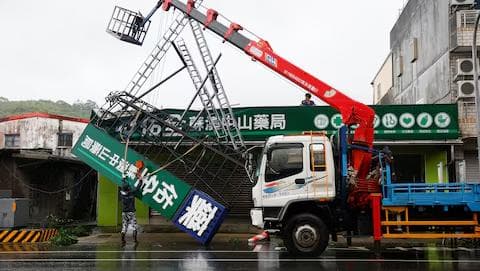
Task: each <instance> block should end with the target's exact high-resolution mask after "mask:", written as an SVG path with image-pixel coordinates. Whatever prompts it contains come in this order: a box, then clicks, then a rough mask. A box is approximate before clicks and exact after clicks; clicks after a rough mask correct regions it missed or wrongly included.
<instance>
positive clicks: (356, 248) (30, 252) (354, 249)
mask: <svg viewBox="0 0 480 271" xmlns="http://www.w3.org/2000/svg"><path fill="white" fill-rule="evenodd" d="M0 248H1V247H0ZM329 250H335V251H339V250H344V251H370V250H369V249H368V248H364V247H351V248H327V249H326V251H329ZM18 252H21V253H23V254H68V253H72V254H77V253H117V252H123V253H125V252H126V253H259V252H263V253H265V252H270V253H282V252H286V250H283V251H282V250H276V249H275V250H258V251H255V250H98V251H95V250H44V251H0V254H15V253H18Z"/></svg>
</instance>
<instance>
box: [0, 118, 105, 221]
mask: <svg viewBox="0 0 480 271" xmlns="http://www.w3.org/2000/svg"><path fill="white" fill-rule="evenodd" d="M88 122H89V120H87V119H79V118H71V117H66V116H60V115H53V114H47V113H27V114H20V115H12V116H8V117H4V118H0V190H2V191H3V193H2V194H3V195H4V197H12V198H27V199H29V210H28V212H29V214H30V218H31V222H38V223H44V222H45V219H46V217H47V216H48V215H55V216H57V217H61V218H72V219H85V220H90V219H94V217H95V205H93V206H92V202H93V204H94V202H95V199H96V196H95V191H96V173H95V172H90V168H89V167H88V166H86V165H85V164H84V163H82V162H80V161H79V160H77V159H76V158H75V157H74V156H73V155H72V154H71V149H72V146H73V145H74V144H75V143H76V141H77V140H78V138H79V136H80V135H81V133H82V131H83V129H84V128H85V127H86V125H87V123H88Z"/></svg>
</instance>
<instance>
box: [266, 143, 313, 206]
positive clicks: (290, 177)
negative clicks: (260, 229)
mask: <svg viewBox="0 0 480 271" xmlns="http://www.w3.org/2000/svg"><path fill="white" fill-rule="evenodd" d="M304 149H305V146H304V145H303V144H302V143H277V144H273V145H271V146H270V147H269V148H268V151H267V162H266V166H265V183H264V185H263V189H262V190H263V191H262V198H263V205H264V206H282V205H283V204H285V203H286V202H288V201H290V200H293V199H299V198H306V197H307V195H308V193H307V185H306V178H307V173H306V172H305V167H306V158H307V157H306V156H307V155H306V152H305V150H304Z"/></svg>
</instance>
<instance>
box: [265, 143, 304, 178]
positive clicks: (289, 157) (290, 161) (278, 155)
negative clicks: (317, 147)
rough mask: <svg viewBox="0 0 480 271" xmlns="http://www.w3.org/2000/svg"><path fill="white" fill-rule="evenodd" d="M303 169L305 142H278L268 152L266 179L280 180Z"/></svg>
mask: <svg viewBox="0 0 480 271" xmlns="http://www.w3.org/2000/svg"><path fill="white" fill-rule="evenodd" d="M302 171H303V144H278V145H275V146H273V147H271V148H270V149H269V150H268V152H267V168H266V170H265V181H266V182H273V181H278V180H281V179H284V178H287V177H290V176H293V175H296V174H299V173H301V172H302Z"/></svg>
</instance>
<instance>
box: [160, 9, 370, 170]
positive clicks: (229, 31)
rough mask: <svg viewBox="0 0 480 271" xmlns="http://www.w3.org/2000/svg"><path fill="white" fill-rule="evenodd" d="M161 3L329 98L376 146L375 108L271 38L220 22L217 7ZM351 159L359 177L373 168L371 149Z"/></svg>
mask: <svg viewBox="0 0 480 271" xmlns="http://www.w3.org/2000/svg"><path fill="white" fill-rule="evenodd" d="M160 5H161V6H162V8H163V9H164V10H166V11H168V10H169V9H170V8H171V7H174V8H175V9H177V10H179V11H182V12H183V13H185V15H186V16H189V18H190V19H193V20H195V21H197V22H199V23H201V24H203V26H204V27H205V28H207V29H209V30H211V31H212V32H213V33H215V34H217V35H219V36H221V37H222V38H224V40H225V41H227V42H229V43H230V44H232V45H234V46H235V47H237V48H239V49H241V50H243V51H244V52H245V53H247V54H248V55H249V56H251V57H252V58H253V59H254V60H257V61H258V62H260V63H262V64H264V65H265V66H267V67H268V68H270V69H272V70H273V71H275V72H276V73H278V74H280V75H282V76H284V77H285V78H287V79H288V80H290V81H292V82H293V83H295V84H296V85H298V86H300V87H301V88H303V89H305V90H306V91H308V92H310V93H311V94H313V95H315V96H316V97H318V98H319V99H321V100H323V101H325V102H326V103H327V104H329V105H330V106H332V107H333V108H335V109H336V110H338V111H339V112H340V114H341V115H342V118H343V122H344V123H345V124H346V125H349V126H351V125H358V127H357V128H356V129H355V132H354V136H353V140H352V141H353V143H355V144H361V145H365V146H367V147H369V148H371V147H372V146H373V135H374V129H373V123H374V118H375V112H374V111H373V109H372V108H370V107H368V106H367V105H365V104H363V103H360V102H357V101H355V100H353V99H352V98H350V97H348V96H346V95H345V94H343V93H342V92H340V91H338V90H336V89H334V88H333V87H331V86H329V85H328V84H326V83H325V82H323V81H321V80H320V79H318V78H316V77H314V76H313V75H311V74H309V73H308V72H306V71H304V70H302V69H301V68H299V67H297V66H296V65H294V64H292V63H291V62H289V61H287V60H286V59H284V58H283V57H281V56H279V55H278V54H276V53H275V52H274V51H273V49H272V48H271V46H270V45H269V43H268V42H267V41H265V40H259V41H254V40H251V39H249V38H247V37H246V36H244V35H243V34H241V33H239V31H241V30H243V28H242V26H240V25H239V24H236V23H231V24H230V26H228V27H227V26H225V25H224V24H222V23H220V22H219V21H217V17H218V12H217V11H215V10H213V9H208V10H207V13H206V14H204V13H202V12H201V11H199V10H198V9H197V8H196V6H195V1H194V0H188V2H187V3H182V2H181V1H179V0H162V1H159V2H158V4H157V6H158V7H160ZM351 158H352V159H351V163H352V167H353V168H354V170H355V171H356V173H357V176H358V178H360V179H363V178H364V177H365V176H366V174H367V173H368V171H369V167H370V161H371V154H370V153H369V152H367V151H362V150H353V151H352V157H351Z"/></svg>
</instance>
